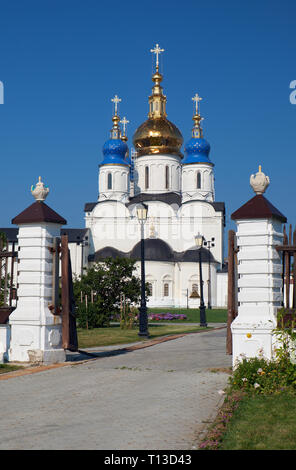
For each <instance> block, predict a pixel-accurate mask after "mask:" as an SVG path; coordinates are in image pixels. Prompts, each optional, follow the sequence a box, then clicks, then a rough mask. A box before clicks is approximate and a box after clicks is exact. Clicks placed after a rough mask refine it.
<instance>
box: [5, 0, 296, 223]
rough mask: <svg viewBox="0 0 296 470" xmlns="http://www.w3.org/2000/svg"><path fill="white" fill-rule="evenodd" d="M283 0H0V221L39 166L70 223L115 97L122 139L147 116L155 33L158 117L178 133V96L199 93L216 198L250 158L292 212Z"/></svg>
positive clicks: (187, 118) (238, 201) (21, 200)
mask: <svg viewBox="0 0 296 470" xmlns="http://www.w3.org/2000/svg"><path fill="white" fill-rule="evenodd" d="M295 36H296V3H295V1H292V0H291V1H290V0H289V1H288V0H282V1H281V2H278V1H274V0H270V1H267V0H260V1H258V0H257V1H255V0H249V1H245V2H242V1H239V2H238V1H237V0H236V1H232V0H231V1H230V0H225V1H223V2H221V1H216V0H207V1H206V2H205V1H199V0H184V1H183V2H180V1H176V0H159V1H158V2H154V3H147V2H146V3H143V2H139V1H134V0H131V1H128V0H127V1H125V2H123V1H118V0H113V1H112V2H110V1H108V2H107V1H104V0H103V1H98V0H83V1H82V0H79V1H78V0H58V1H57V0H50V1H48V0H38V1H37V0H22V1H20V0H14V1H8V0H7V1H5V0H0V81H2V82H3V84H4V92H5V102H4V104H3V105H0V155H1V189H0V198H1V214H0V226H2V227H4V226H6V227H8V226H10V225H11V219H12V218H13V217H14V216H16V215H17V214H18V213H19V212H21V211H22V210H23V209H24V208H26V207H27V206H29V205H30V204H31V203H32V202H33V199H32V196H31V194H30V186H31V184H34V183H36V182H37V180H38V176H39V175H41V176H42V178H43V180H44V181H45V182H46V184H48V185H49V187H50V195H49V196H48V198H47V200H46V202H47V204H48V205H50V206H51V207H52V208H53V209H54V210H56V211H57V212H59V213H60V214H61V215H62V216H63V217H65V218H66V219H67V221H68V227H83V226H84V213H83V207H84V203H85V202H92V201H95V200H96V199H97V192H98V186H97V184H98V183H97V181H98V173H97V170H98V164H99V163H100V161H101V160H102V152H101V150H102V146H103V144H104V142H105V140H107V138H108V137H109V130H110V128H111V125H112V122H111V117H112V106H111V101H110V99H111V98H112V97H113V96H114V94H115V93H116V94H118V95H119V96H120V97H121V98H122V102H121V104H120V115H121V117H122V116H124V115H125V116H126V117H127V119H129V121H130V124H129V126H128V137H129V143H131V140H132V135H133V133H134V131H135V130H136V128H137V127H138V126H139V125H140V124H141V123H142V122H143V121H144V120H146V118H147V113H148V96H149V94H150V92H151V86H152V82H151V72H152V59H151V53H150V49H151V48H152V47H153V46H154V45H155V44H156V43H159V44H160V46H161V47H163V48H164V49H165V53H164V54H163V57H162V71H163V74H164V81H163V86H164V92H165V94H166V96H167V100H168V101H167V112H168V118H169V119H170V120H171V121H172V122H174V123H175V124H176V125H177V126H178V127H179V129H180V130H181V132H182V134H183V137H184V141H185V142H186V140H188V139H189V138H190V136H191V128H192V112H193V106H192V101H191V97H192V96H193V95H194V94H195V93H196V92H198V93H199V94H200V95H201V96H202V97H203V101H202V102H201V114H202V115H203V116H204V118H205V120H204V122H203V127H204V135H205V137H206V139H207V140H208V141H209V142H210V144H211V153H210V157H211V159H212V161H213V163H215V178H216V182H215V184H216V200H217V201H225V204H226V214H227V218H226V220H227V227H226V230H228V229H229V228H233V223H232V222H231V221H230V215H231V213H232V212H233V211H234V210H236V209H238V208H239V207H240V206H241V205H242V204H243V203H245V202H246V201H247V200H248V199H250V198H251V197H252V196H253V194H254V193H253V192H252V190H251V188H250V186H249V178H250V174H251V173H254V172H256V171H257V170H258V165H259V164H261V165H262V170H263V171H264V172H265V173H266V174H267V175H269V177H270V180H271V184H270V187H269V188H268V190H267V193H266V197H267V198H268V199H269V200H270V201H271V202H272V203H273V204H274V205H275V206H276V207H277V208H278V209H279V210H281V211H282V212H283V213H284V214H285V215H286V216H287V218H288V221H289V223H292V224H293V225H294V224H295V223H296V212H295V210H294V206H295V202H294V198H295V193H296V184H295V180H296V179H295V174H296V163H295V157H296V152H295V146H296V133H295V129H296V127H295V124H296V105H292V104H291V103H290V100H289V96H290V93H291V91H292V90H290V88H289V85H290V82H291V81H292V80H295V79H296V54H295V49H296V41H295V39H296V38H295Z"/></svg>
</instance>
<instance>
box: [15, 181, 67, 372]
mask: <svg viewBox="0 0 296 470" xmlns="http://www.w3.org/2000/svg"><path fill="white" fill-rule="evenodd" d="M31 191H32V194H33V196H34V197H35V199H36V202H34V203H33V204H32V205H31V206H29V207H28V208H27V209H25V210H24V211H23V212H21V213H20V214H19V215H18V216H16V217H15V218H14V219H13V220H12V223H13V224H16V225H18V226H19V233H18V250H19V251H18V291H17V295H18V301H17V308H16V309H15V310H14V311H13V313H12V314H11V315H10V317H9V325H10V328H11V340H10V348H9V351H8V360H9V361H10V362H11V361H20V362H42V363H47V364H48V363H54V362H63V361H65V351H64V349H62V334H61V332H62V329H61V327H62V325H61V317H59V316H55V315H53V314H52V313H51V311H50V310H49V308H48V306H49V305H50V304H51V300H52V288H53V278H52V272H53V255H52V253H51V251H50V248H51V247H52V246H53V238H54V237H59V236H60V229H61V226H62V225H63V224H66V223H67V222H66V220H65V219H63V218H62V217H61V216H60V215H58V214H57V213H56V212H55V211H53V210H52V209H51V208H50V207H49V206H47V205H46V204H45V203H44V199H45V197H46V196H47V193H48V188H46V187H45V186H44V184H43V183H42V182H41V178H40V177H39V182H38V183H37V184H36V186H35V187H34V186H32V188H31Z"/></svg>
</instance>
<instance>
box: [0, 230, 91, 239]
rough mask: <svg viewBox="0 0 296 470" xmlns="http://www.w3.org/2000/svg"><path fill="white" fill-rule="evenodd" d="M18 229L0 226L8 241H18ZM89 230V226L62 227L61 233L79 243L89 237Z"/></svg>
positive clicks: (0, 231)
mask: <svg viewBox="0 0 296 470" xmlns="http://www.w3.org/2000/svg"><path fill="white" fill-rule="evenodd" d="M18 230H19V229H18V228H16V227H11V228H10V227H3V228H0V233H5V235H6V239H7V241H9V242H17V241H18V239H17V235H18ZM88 230H89V229H88V228H62V229H61V235H68V241H69V243H75V242H76V243H77V242H79V241H80V240H87V239H88V235H87V234H88Z"/></svg>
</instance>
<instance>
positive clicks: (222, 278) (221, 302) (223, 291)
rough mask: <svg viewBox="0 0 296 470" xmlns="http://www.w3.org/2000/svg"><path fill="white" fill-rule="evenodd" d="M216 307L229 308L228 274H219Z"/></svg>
mask: <svg viewBox="0 0 296 470" xmlns="http://www.w3.org/2000/svg"><path fill="white" fill-rule="evenodd" d="M216 291H217V300H216V306H217V307H222V308H227V297H228V295H227V294H228V292H227V291H228V273H217V290H216Z"/></svg>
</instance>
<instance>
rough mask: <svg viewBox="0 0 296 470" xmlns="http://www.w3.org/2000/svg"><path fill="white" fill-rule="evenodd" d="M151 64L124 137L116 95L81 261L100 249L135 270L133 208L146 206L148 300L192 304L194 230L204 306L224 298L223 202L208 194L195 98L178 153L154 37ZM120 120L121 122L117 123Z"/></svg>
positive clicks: (210, 169) (99, 255)
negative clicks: (137, 115) (147, 85)
mask: <svg viewBox="0 0 296 470" xmlns="http://www.w3.org/2000/svg"><path fill="white" fill-rule="evenodd" d="M151 52H152V53H154V54H155V58H156V61H155V62H156V65H155V70H154V73H153V75H152V82H153V86H152V94H151V95H150V96H149V100H148V101H149V113H148V119H147V120H146V121H145V122H144V123H143V124H141V125H140V126H139V127H138V129H137V130H136V132H135V134H134V136H133V148H132V149H131V152H130V151H129V147H128V145H127V141H128V139H127V136H126V124H127V123H128V121H127V120H126V118H123V119H122V120H121V119H120V116H119V103H120V101H121V100H120V98H118V96H117V95H115V97H114V98H113V99H112V102H113V103H114V112H113V118H112V122H113V125H112V129H111V132H110V138H109V139H108V140H107V141H106V142H105V144H104V146H103V161H102V163H101V164H100V165H99V172H98V187H99V195H98V199H97V201H95V202H89V203H86V204H85V227H86V229H88V243H87V244H86V245H87V250H86V252H85V256H87V260H86V261H87V264H88V265H89V264H91V263H93V262H97V261H100V260H102V259H104V258H106V257H109V256H111V257H127V258H133V259H137V260H138V262H137V269H138V271H139V273H140V262H139V260H140V238H141V230H140V224H139V222H138V219H137V215H136V209H137V206H138V205H139V204H140V203H144V204H145V205H146V206H147V207H148V216H147V221H146V223H145V229H144V230H145V231H144V238H145V270H146V282H147V283H149V301H148V306H150V307H189V308H190V307H198V306H199V302H200V299H199V297H200V292H199V291H200V287H199V286H200V279H199V265H198V261H199V256H198V250H197V248H196V245H195V236H196V235H197V234H201V235H202V236H203V237H204V244H203V247H202V248H201V250H202V253H201V254H202V278H203V285H204V289H203V291H204V297H205V303H206V305H207V306H213V307H214V306H225V305H226V302H227V294H226V290H227V288H226V273H225V272H224V271H225V269H224V266H223V234H224V225H225V206H224V203H223V202H216V201H215V188H214V163H213V162H212V161H211V159H210V156H209V153H210V144H209V143H208V142H207V140H206V139H205V138H204V136H203V129H202V127H201V122H202V120H203V118H202V117H201V115H200V100H201V98H200V97H199V96H198V94H196V95H195V96H194V97H193V98H192V100H193V102H194V115H193V123H194V124H193V129H192V135H191V138H190V139H189V140H188V141H187V143H186V144H185V147H184V153H183V148H182V146H183V137H182V134H181V132H180V130H179V129H178V128H177V126H176V125H175V124H173V123H172V122H171V121H169V120H168V118H167V113H166V101H167V99H166V96H165V94H164V92H163V87H162V80H163V76H162V74H161V73H160V70H159V54H160V53H161V52H163V49H160V47H159V45H158V44H157V45H156V46H155V48H154V49H152V50H151ZM121 125H122V126H121Z"/></svg>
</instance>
